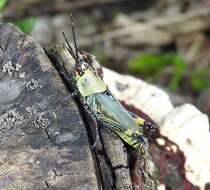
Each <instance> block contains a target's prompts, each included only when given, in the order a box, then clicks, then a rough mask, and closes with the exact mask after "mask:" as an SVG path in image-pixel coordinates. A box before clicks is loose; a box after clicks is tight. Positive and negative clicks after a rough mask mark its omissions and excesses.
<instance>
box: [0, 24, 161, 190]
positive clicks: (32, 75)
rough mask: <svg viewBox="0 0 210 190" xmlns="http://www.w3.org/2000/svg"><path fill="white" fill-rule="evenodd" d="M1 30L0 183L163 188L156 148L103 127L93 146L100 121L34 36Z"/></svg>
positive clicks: (14, 186) (0, 27)
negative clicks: (141, 146) (147, 150)
mask: <svg viewBox="0 0 210 190" xmlns="http://www.w3.org/2000/svg"><path fill="white" fill-rule="evenodd" d="M0 33H1V38H0V55H1V61H0V69H1V70H0V131H1V132H0V189H37V190H38V189H59V190H60V189H74V190H75V189H91V190H94V189H105V190H109V189H110V190H111V189H117V190H120V189H122V190H127V189H128V190H131V189H134V190H137V189H138V190H140V189H157V181H156V179H155V167H154V164H153V162H152V161H151V159H150V156H149V154H148V155H146V156H143V155H142V154H141V153H140V152H137V151H135V150H132V148H131V147H126V146H125V144H124V143H123V142H122V141H121V140H120V139H119V137H118V136H117V135H114V134H112V133H110V132H109V131H106V130H104V129H101V130H100V143H99V145H98V146H97V148H96V149H95V150H94V151H91V145H92V144H93V142H94V135H95V128H94V125H93V123H92V122H91V120H90V118H88V117H87V115H86V113H85V112H84V111H83V107H82V105H81V104H79V102H78V103H77V104H76V103H75V102H74V101H73V100H72V99H71V100H69V101H65V103H64V102H63V101H62V100H63V99H64V98H65V97H66V96H67V95H68V94H69V93H70V92H69V85H68V83H66V82H67V81H63V80H64V79H63V80H62V79H61V78H60V76H59V74H58V72H57V71H56V69H55V68H54V67H53V65H52V63H51V62H50V60H49V59H48V57H47V56H46V54H45V52H44V50H43V49H42V48H41V47H40V46H39V44H37V42H36V41H35V40H34V39H33V38H31V37H29V36H27V35H25V34H23V33H22V32H20V31H19V30H18V29H17V28H15V27H14V26H12V25H9V24H0ZM56 102H57V104H55V103H56ZM53 105H54V106H53ZM55 105H56V106H55Z"/></svg>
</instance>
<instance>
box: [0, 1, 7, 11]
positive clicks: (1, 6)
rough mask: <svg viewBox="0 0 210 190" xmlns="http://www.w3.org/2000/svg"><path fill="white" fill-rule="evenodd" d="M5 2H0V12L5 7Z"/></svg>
mask: <svg viewBox="0 0 210 190" xmlns="http://www.w3.org/2000/svg"><path fill="white" fill-rule="evenodd" d="M6 3H7V0H0V11H1V10H2V9H3V8H4V7H5V5H6Z"/></svg>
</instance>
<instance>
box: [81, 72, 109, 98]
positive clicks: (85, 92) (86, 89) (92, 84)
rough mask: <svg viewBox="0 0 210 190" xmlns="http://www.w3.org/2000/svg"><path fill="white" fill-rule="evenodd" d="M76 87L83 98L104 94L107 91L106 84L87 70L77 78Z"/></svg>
mask: <svg viewBox="0 0 210 190" xmlns="http://www.w3.org/2000/svg"><path fill="white" fill-rule="evenodd" d="M77 87H78V89H79V91H80V93H81V95H82V96H83V97H85V96H90V95H92V94H95V93H100V92H104V91H105V90H106V89H107V86H106V84H105V83H104V82H103V81H102V80H101V79H100V78H98V77H97V76H96V75H95V74H94V73H93V72H92V71H91V70H90V69H87V70H86V71H85V73H84V74H83V75H82V76H80V77H79V78H78V80H77Z"/></svg>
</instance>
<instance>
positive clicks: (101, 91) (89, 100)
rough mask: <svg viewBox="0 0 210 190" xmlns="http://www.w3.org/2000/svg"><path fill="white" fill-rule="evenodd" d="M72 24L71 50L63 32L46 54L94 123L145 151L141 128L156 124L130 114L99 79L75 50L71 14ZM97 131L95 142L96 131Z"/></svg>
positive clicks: (75, 44)
mask: <svg viewBox="0 0 210 190" xmlns="http://www.w3.org/2000/svg"><path fill="white" fill-rule="evenodd" d="M71 23H72V31H73V38H74V49H73V48H72V47H71V45H70V44H69V42H68V40H67V38H66V36H65V34H64V33H63V37H64V39H65V43H63V44H62V45H57V46H55V47H52V48H50V49H48V50H47V53H48V55H49V57H50V58H51V60H52V62H54V63H55V64H56V65H57V66H58V65H59V68H58V70H59V71H60V73H61V74H62V75H63V76H64V77H65V79H66V80H67V81H68V83H69V84H70V86H71V88H72V89H73V91H75V92H76V94H77V96H78V98H79V100H80V101H81V103H82V105H83V107H84V109H85V111H86V112H87V113H88V114H89V116H90V117H91V118H92V119H93V120H94V121H95V122H97V125H98V126H100V127H104V128H106V129H107V130H109V131H112V132H114V133H115V134H117V135H119V137H120V138H121V139H122V140H123V141H124V142H125V143H127V144H128V145H130V146H131V147H133V148H135V149H138V150H140V151H141V152H142V153H145V152H146V150H147V148H148V142H147V139H146V138H145V137H144V135H143V130H142V127H146V128H149V129H155V128H157V127H158V126H157V125H156V124H155V123H153V122H149V121H145V120H144V119H143V118H141V117H138V116H137V115H135V114H133V113H130V112H129V111H127V110H126V109H125V108H124V107H123V106H122V104H121V103H120V102H119V101H118V100H117V99H116V98H115V97H114V95H113V94H112V93H111V92H110V90H109V89H108V87H107V85H106V84H105V82H104V81H103V80H102V78H101V77H99V76H98V75H97V74H96V73H95V71H94V69H93V68H92V67H91V66H90V65H89V64H88V63H87V62H86V61H85V60H84V58H83V57H82V56H81V54H80V53H79V52H78V50H77V43H76V35H75V28H74V22H73V20H72V16H71ZM96 134H97V135H96V139H97V140H96V142H97V141H98V138H99V135H98V130H97V131H96ZM95 144H96V143H95ZM95 144H94V145H95Z"/></svg>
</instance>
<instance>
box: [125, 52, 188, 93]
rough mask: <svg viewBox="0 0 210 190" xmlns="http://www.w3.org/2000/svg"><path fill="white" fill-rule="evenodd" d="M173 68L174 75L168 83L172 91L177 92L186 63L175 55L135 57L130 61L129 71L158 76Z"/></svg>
mask: <svg viewBox="0 0 210 190" xmlns="http://www.w3.org/2000/svg"><path fill="white" fill-rule="evenodd" d="M170 65H172V66H173V70H174V72H173V75H172V77H171V79H170V81H169V83H168V87H169V88H170V89H171V90H176V89H177V86H178V85H179V83H180V81H181V79H182V78H183V75H184V71H185V67H186V64H185V61H184V59H182V57H180V56H179V55H177V54H175V53H164V54H143V55H138V56H137V57H134V58H133V59H132V60H130V61H129V63H128V66H129V69H130V70H131V71H132V72H133V73H138V74H142V75H143V76H146V77H147V76H158V75H160V74H161V72H162V71H163V70H164V69H165V68H166V66H170Z"/></svg>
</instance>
